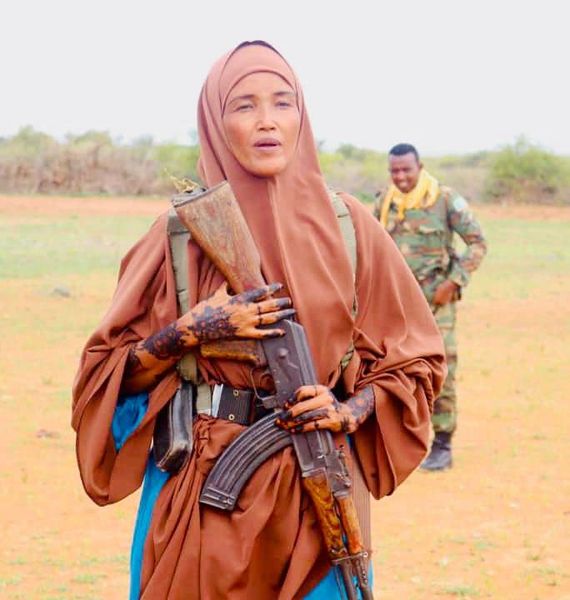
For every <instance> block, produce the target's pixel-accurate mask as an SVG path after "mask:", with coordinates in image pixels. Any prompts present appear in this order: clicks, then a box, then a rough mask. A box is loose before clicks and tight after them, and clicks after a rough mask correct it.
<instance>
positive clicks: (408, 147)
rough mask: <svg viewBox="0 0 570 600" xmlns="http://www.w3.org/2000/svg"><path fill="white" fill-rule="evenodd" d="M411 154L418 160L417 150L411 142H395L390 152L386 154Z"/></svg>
mask: <svg viewBox="0 0 570 600" xmlns="http://www.w3.org/2000/svg"><path fill="white" fill-rule="evenodd" d="M410 153H411V154H413V155H414V156H415V157H416V160H417V161H418V162H420V155H419V154H418V151H417V150H416V148H415V147H414V146H412V144H396V145H395V146H393V147H392V148H390V152H388V154H389V155H390V156H404V154H410Z"/></svg>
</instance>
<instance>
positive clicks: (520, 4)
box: [0, 0, 570, 155]
mask: <svg viewBox="0 0 570 600" xmlns="http://www.w3.org/2000/svg"><path fill="white" fill-rule="evenodd" d="M0 18H1V20H0V65H1V69H0V136H6V135H12V134H14V133H15V132H16V131H17V130H18V129H19V128H20V127H21V126H24V125H32V126H33V127H35V128H36V129H39V130H41V131H45V132H46V133H49V134H52V135H55V136H58V137H61V136H63V135H64V134H65V133H67V132H72V133H82V132H84V131H87V130H89V129H97V130H104V131H109V132H110V133H111V134H112V135H113V136H114V137H116V138H120V139H122V140H123V141H129V140H132V139H134V138H137V137H140V136H142V135H150V136H153V137H154V139H155V140H157V141H163V140H176V141H179V142H184V143H186V142H189V141H190V139H191V138H190V132H191V131H192V130H193V129H195V127H196V116H195V114H196V102H197V98H198V94H199V91H200V87H201V85H202V82H203V80H204V78H205V76H206V74H207V72H208V69H209V67H210V66H211V64H212V63H213V62H214V60H216V59H217V58H218V57H219V56H220V55H221V54H223V53H224V52H225V51H226V50H229V49H230V48H232V47H233V46H234V45H236V44H237V43H239V42H241V41H243V40H246V39H247V40H251V39H265V40H267V41H268V42H270V43H272V44H273V45H275V46H276V47H277V49H278V50H280V51H281V53H282V54H283V55H284V56H285V57H286V58H287V59H288V60H289V62H290V63H291V65H292V66H293V68H294V69H295V70H296V71H297V73H298V75H299V77H300V79H301V82H302V84H303V88H304V92H305V96H306V100H307V105H308V108H309V114H310V116H311V121H312V124H313V129H314V132H315V136H316V138H317V139H318V140H323V141H324V142H325V143H326V146H327V147H329V148H334V147H336V146H337V145H338V144H340V143H351V144H355V145H357V146H363V147H368V148H373V149H377V150H380V151H385V150H387V149H388V148H389V147H390V146H392V145H393V144H395V143H398V142H400V141H408V142H411V143H414V144H416V145H417V147H418V149H419V150H420V151H421V152H423V153H424V154H431V155H434V154H446V153H459V152H468V151H477V150H484V149H493V148H497V147H499V146H501V145H503V144H507V143H511V142H513V141H514V139H515V138H516V137H517V136H518V135H526V136H527V137H528V138H529V139H530V140H531V141H533V142H535V143H539V144H541V145H542V146H544V147H545V148H547V149H549V150H552V151H555V152H558V153H562V154H569V155H570V123H569V118H568V111H569V109H570V91H569V89H570V81H569V60H570V41H569V40H570V33H569V23H570V3H568V2H566V1H564V0H541V1H538V0H472V1H465V0H392V2H384V1H382V0H372V1H366V2H365V1H362V0H345V1H344V2H337V1H336V0H335V1H331V0H329V1H321V0H303V1H298V0H288V1H287V0H286V1H283V2H278V1H275V0H266V1H265V2H261V1H258V0H252V1H248V0H242V1H241V2H235V1H234V2H229V1H226V0H210V1H206V2H197V1H196V0H194V1H193V0H186V1H179V0H160V1H159V0H155V1H149V0H138V1H133V0H98V1H97V2H93V1H91V0H89V1H85V0H14V1H12V2H9V1H6V2H3V3H2V8H0Z"/></svg>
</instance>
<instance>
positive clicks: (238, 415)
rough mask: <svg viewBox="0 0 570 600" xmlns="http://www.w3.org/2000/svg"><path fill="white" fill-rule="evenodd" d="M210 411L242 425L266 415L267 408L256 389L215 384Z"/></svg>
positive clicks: (215, 415) (214, 414) (220, 417)
mask: <svg viewBox="0 0 570 600" xmlns="http://www.w3.org/2000/svg"><path fill="white" fill-rule="evenodd" d="M198 412H209V414H210V415H211V416H213V417H217V418H218V419H226V420H227V421H232V422H233V423H239V424H240V425H251V424H252V423H255V422H256V421H257V420H259V419H261V417H264V416H265V415H266V414H267V413H268V412H270V411H269V410H267V409H266V408H265V407H264V406H263V403H262V402H261V398H260V397H259V395H258V394H257V393H256V392H255V390H252V389H248V390H238V389H237V388H233V387H231V386H229V385H223V384H219V385H215V386H213V388H212V404H211V409H210V410H209V411H201V410H200V409H198Z"/></svg>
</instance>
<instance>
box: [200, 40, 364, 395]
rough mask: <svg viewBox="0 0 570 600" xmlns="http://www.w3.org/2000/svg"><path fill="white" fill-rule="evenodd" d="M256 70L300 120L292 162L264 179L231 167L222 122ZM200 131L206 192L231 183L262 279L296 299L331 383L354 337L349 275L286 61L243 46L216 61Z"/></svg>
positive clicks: (207, 85)
mask: <svg viewBox="0 0 570 600" xmlns="http://www.w3.org/2000/svg"><path fill="white" fill-rule="evenodd" d="M258 72H270V73H275V74H276V75H279V76H280V77H281V78H282V79H284V80H285V81H286V82H287V83H288V84H289V85H290V86H291V88H293V90H294V91H295V93H296V95H297V104H298V109H299V113H300V115H301V127H300V132H299V138H298V143H297V149H296V153H295V155H294V158H293V160H292V162H291V164H290V165H289V166H288V167H287V169H286V170H285V171H284V172H283V173H281V174H279V175H278V176H276V177H272V178H267V179H264V178H259V177H255V176H253V175H251V174H250V173H248V172H247V171H245V170H244V169H243V168H242V166H241V165H240V164H239V163H238V162H237V161H236V159H235V158H234V156H233V154H232V153H231V152H230V150H229V147H228V144H227V141H226V137H225V133H224V128H223V124H222V116H223V110H224V106H225V103H226V101H227V98H228V95H229V94H230V92H231V90H232V88H233V87H234V86H235V85H236V83H238V82H239V81H241V80H242V79H243V78H244V77H246V76H248V75H251V74H253V73H258ZM198 133H199V136H200V150H201V157H200V171H201V174H202V176H203V178H204V180H205V183H206V184H207V186H208V187H211V186H213V185H215V184H217V183H219V182H221V181H223V180H224V179H226V180H227V181H229V183H230V185H231V187H232V189H233V191H234V194H235V195H236V198H237V200H238V202H239V204H240V207H241V209H242V212H243V213H244V215H245V217H246V220H247V222H248V225H249V227H250V229H251V232H252V234H253V237H254V239H255V242H256V244H257V246H258V248H259V250H260V254H261V257H262V270H263V273H264V276H265V278H266V280H267V281H268V282H274V281H279V282H281V283H283V284H285V290H284V293H286V294H289V295H290V296H291V297H292V298H293V304H294V306H295V308H296V309H297V315H298V319H299V321H300V322H301V323H302V324H303V326H304V327H305V330H306V331H307V335H308V338H309V343H310V345H311V349H312V351H313V354H314V356H315V359H316V363H317V372H318V375H319V379H320V381H322V382H323V383H325V384H327V383H331V380H332V379H333V377H334V376H335V374H336V373H337V371H338V365H339V363H340V361H341V359H342V357H343V355H344V353H345V352H346V350H347V348H348V346H349V345H350V340H351V336H352V330H353V326H354V323H353V320H352V318H351V307H352V301H353V297H354V284H353V277H352V271H351V266H350V262H349V258H348V255H347V253H346V252H344V251H343V248H344V242H343V238H342V234H341V231H340V228H339V225H338V222H337V218H336V215H335V212H334V210H333V208H332V204H331V200H330V196H329V192H328V190H327V186H326V184H325V181H324V179H323V177H322V174H321V171H320V168H319V163H318V158H317V151H316V147H315V143H314V139H313V133H312V131H311V125H310V123H309V116H308V115H307V111H306V109H305V104H304V100H303V93H302V90H301V86H300V84H299V82H298V80H297V78H296V76H295V74H294V73H293V71H292V70H291V68H290V67H289V65H288V64H287V63H286V62H285V60H284V59H283V57H282V56H281V55H280V54H278V53H277V52H276V51H275V50H274V49H273V48H271V47H269V46H267V45H265V44H264V45H261V44H246V45H242V46H239V47H238V48H237V49H236V50H234V51H233V52H231V53H229V54H228V55H226V56H224V57H223V58H222V59H220V60H219V61H218V62H217V63H216V64H215V65H214V67H213V69H212V70H211V72H210V75H209V76H208V79H207V80H206V83H205V85H204V87H203V89H202V94H201V96H200V101H199V107H198ZM316 315H327V318H324V319H323V318H315V316H316ZM328 315H334V318H330V317H329V316H328Z"/></svg>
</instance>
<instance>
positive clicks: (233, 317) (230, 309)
mask: <svg viewBox="0 0 570 600" xmlns="http://www.w3.org/2000/svg"><path fill="white" fill-rule="evenodd" d="M282 288H283V285H282V284H280V283H272V284H270V285H266V286H263V287H260V288H256V289H254V290H248V291H247V292H242V293H241V294H237V295H235V296H230V295H229V293H228V285H227V283H226V282H224V283H223V284H222V285H221V286H220V287H219V288H218V289H217V290H216V292H215V293H214V294H213V295H212V296H210V298H207V299H206V300H203V301H202V302H200V303H199V304H197V305H196V306H194V308H192V310H190V311H188V312H187V313H186V314H185V315H183V316H182V317H181V318H180V319H178V321H177V323H176V329H178V331H180V332H181V333H182V336H183V338H184V340H185V342H186V344H187V345H188V346H195V345H198V344H204V343H207V342H213V341H218V340H229V339H236V338H242V339H253V340H260V339H264V338H271V337H278V336H280V335H283V333H284V332H283V330H282V329H278V328H275V329H273V328H272V329H266V328H263V329H261V328H260V327H261V326H262V325H272V324H273V323H277V322H278V321H280V320H281V319H285V318H287V317H291V316H293V315H294V314H295V310H294V309H293V308H291V299H290V298H272V297H271V296H272V295H273V294H275V293H276V292H278V291H279V290H281V289H282Z"/></svg>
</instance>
